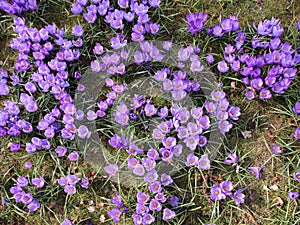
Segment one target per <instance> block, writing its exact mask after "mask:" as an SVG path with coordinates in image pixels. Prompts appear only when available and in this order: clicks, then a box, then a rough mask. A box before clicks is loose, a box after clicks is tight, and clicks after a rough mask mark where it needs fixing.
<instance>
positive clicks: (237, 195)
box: [231, 189, 245, 204]
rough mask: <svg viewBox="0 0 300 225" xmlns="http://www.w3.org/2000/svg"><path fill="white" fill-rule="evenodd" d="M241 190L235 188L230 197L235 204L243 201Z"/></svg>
mask: <svg viewBox="0 0 300 225" xmlns="http://www.w3.org/2000/svg"><path fill="white" fill-rule="evenodd" d="M242 191H243V190H242V189H239V190H237V191H236V192H235V193H234V194H233V195H232V197H231V198H232V199H233V200H234V201H235V202H236V203H237V204H242V203H244V202H245V195H244V194H243V193H242Z"/></svg>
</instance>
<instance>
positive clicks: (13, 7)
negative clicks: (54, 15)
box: [0, 0, 37, 15]
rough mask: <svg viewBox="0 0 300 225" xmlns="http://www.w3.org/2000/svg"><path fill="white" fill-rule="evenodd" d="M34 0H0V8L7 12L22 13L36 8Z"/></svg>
mask: <svg viewBox="0 0 300 225" xmlns="http://www.w3.org/2000/svg"><path fill="white" fill-rule="evenodd" d="M36 9H37V3H36V0H22V1H20V0H12V1H9V2H8V1H7V0H0V10H3V11H5V12H6V13H8V14H18V15H20V14H22V13H23V12H27V11H30V10H36Z"/></svg>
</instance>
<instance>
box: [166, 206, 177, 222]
mask: <svg viewBox="0 0 300 225" xmlns="http://www.w3.org/2000/svg"><path fill="white" fill-rule="evenodd" d="M175 216H176V214H175V212H174V211H172V210H170V209H168V208H165V209H164V211H163V220H164V221H167V220H170V219H173V218H174V217H175Z"/></svg>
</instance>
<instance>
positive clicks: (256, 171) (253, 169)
mask: <svg viewBox="0 0 300 225" xmlns="http://www.w3.org/2000/svg"><path fill="white" fill-rule="evenodd" d="M264 168H265V167H264V166H261V167H256V166H253V167H248V170H250V172H251V173H252V174H254V175H255V176H256V178H258V179H259V178H260V177H261V170H262V169H264Z"/></svg>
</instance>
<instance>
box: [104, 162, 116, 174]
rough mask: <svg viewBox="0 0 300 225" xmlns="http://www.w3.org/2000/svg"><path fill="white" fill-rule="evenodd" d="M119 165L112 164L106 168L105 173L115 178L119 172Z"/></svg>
mask: <svg viewBox="0 0 300 225" xmlns="http://www.w3.org/2000/svg"><path fill="white" fill-rule="evenodd" d="M118 169H119V167H118V165H117V164H110V165H107V166H105V167H104V171H105V172H106V173H108V174H109V176H110V177H115V176H116V175H117V172H118Z"/></svg>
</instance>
